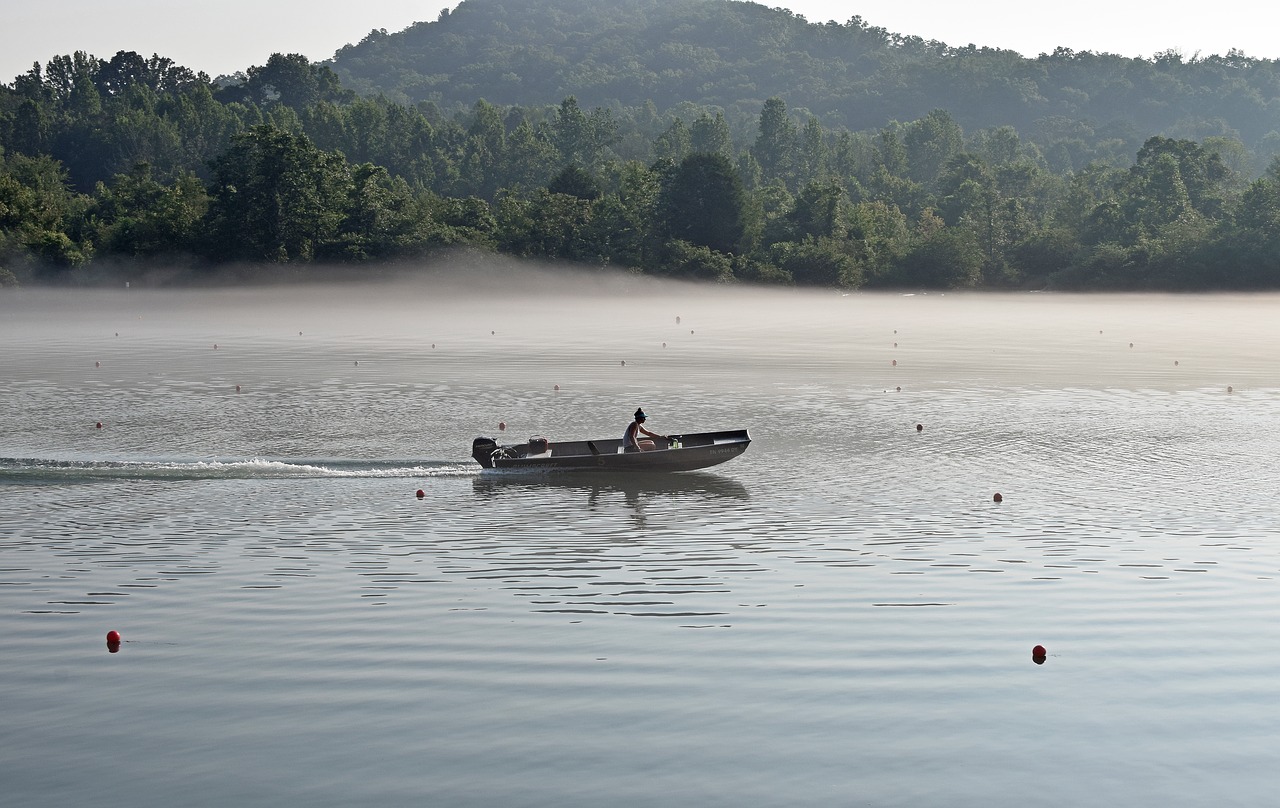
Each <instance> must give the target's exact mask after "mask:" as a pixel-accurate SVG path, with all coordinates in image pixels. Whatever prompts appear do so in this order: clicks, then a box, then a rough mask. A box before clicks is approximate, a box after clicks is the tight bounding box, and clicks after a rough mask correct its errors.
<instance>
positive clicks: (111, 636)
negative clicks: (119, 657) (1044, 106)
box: [107, 629, 120, 643]
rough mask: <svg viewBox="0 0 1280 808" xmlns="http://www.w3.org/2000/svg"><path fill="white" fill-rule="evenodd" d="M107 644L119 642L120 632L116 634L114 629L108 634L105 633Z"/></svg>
mask: <svg viewBox="0 0 1280 808" xmlns="http://www.w3.org/2000/svg"><path fill="white" fill-rule="evenodd" d="M107 642H114V643H118V642H120V632H118V631H116V630H114V629H112V630H111V631H108V632H107Z"/></svg>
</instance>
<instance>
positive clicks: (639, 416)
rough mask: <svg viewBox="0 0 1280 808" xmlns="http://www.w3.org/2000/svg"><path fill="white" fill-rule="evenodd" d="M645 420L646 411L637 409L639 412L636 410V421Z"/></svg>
mask: <svg viewBox="0 0 1280 808" xmlns="http://www.w3.org/2000/svg"><path fill="white" fill-rule="evenodd" d="M644 419H645V414H644V410H641V409H637V410H636V420H637V421H643V420H644Z"/></svg>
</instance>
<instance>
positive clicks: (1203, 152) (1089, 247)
mask: <svg viewBox="0 0 1280 808" xmlns="http://www.w3.org/2000/svg"><path fill="white" fill-rule="evenodd" d="M591 9H596V11H595V12H594V13H592V12H591ZM770 32H772V33H770ZM548 37H550V40H548ZM414 43H417V44H416V45H414V47H410V45H412V44H414ZM646 43H647V44H646ZM695 43H697V44H696V45H695ZM678 54H683V55H682V56H680V57H679V58H677V55H678ZM682 59H683V61H681V60H682ZM549 64H553V65H558V68H557V69H556V70H553V71H550V72H547V71H545V70H544V69H543V68H545V67H546V66H547V65H549ZM805 65H808V67H807V68H806V67H805ZM984 65H985V67H984ZM1036 65H1039V66H1040V67H1038V68H1036V67H1035V66H1036ZM1071 65H1075V73H1074V74H1072V75H1073V82H1074V83H1073V84H1072V85H1071V86H1070V87H1066V86H1065V85H1058V84H1054V83H1053V82H1049V81H1047V79H1046V83H1045V84H1043V85H1039V84H1036V83H1035V82H1032V83H1031V84H1026V83H1022V84H1018V86H1019V87H1021V88H1022V90H1020V91H1019V92H1020V93H1021V96H1020V97H1021V98H1022V99H1023V102H1022V103H1013V102H1012V101H1011V100H1010V99H1011V98H1012V96H1010V95H1009V94H1008V93H1007V92H1004V91H1003V90H1002V91H997V90H998V88H1001V87H1003V88H1006V89H1008V88H1009V87H1011V86H1013V85H1012V84H1010V82H1011V81H1012V79H1011V78H1010V77H1011V76H1012V75H1014V74H1015V73H1018V72H1019V71H1028V70H1030V71H1032V72H1035V71H1040V72H1039V73H1036V75H1038V76H1045V75H1049V74H1069V73H1071V70H1069V69H1068V67H1069V66H1071ZM499 68H501V71H502V72H501V73H495V72H494V71H497V70H499ZM1051 68H1052V69H1051ZM424 71H434V72H429V73H428V72H424ZM840 71H843V72H840ZM1275 71H1276V65H1275V64H1274V63H1271V62H1257V61H1253V60H1249V59H1244V58H1243V57H1239V56H1238V55H1233V56H1230V57H1228V58H1223V59H1218V58H1216V57H1215V58H1210V59H1203V60H1191V61H1187V62H1184V61H1183V60H1181V59H1178V58H1175V57H1173V56H1166V57H1164V58H1162V59H1161V60H1157V61H1154V62H1145V61H1142V60H1125V59H1120V58H1119V57H1110V56H1099V55H1094V54H1063V53H1059V54H1054V55H1053V56H1051V57H1043V58H1040V59H1035V60H1024V59H1021V58H1020V57H1018V56H1017V55H1016V54H1012V53H1009V52H992V51H966V50H961V51H955V50H952V49H949V48H947V47H946V46H943V45H940V44H938V43H925V42H921V41H919V40H914V39H910V38H906V37H901V36H896V35H888V34H886V33H885V32H883V31H877V30H875V29H869V28H867V27H866V26H864V25H862V24H861V23H860V22H858V21H857V20H854V21H852V22H850V23H848V24H846V25H809V24H807V23H805V22H804V21H803V20H800V19H798V18H796V17H794V16H793V15H791V14H789V13H788V12H785V11H780V10H775V9H766V8H764V7H762V6H758V5H754V4H749V3H729V2H724V1H723V0H613V2H610V3H591V4H588V3H585V2H581V1H580V0H533V2H521V3H517V2H515V1H514V0H466V1H465V2H464V3H462V5H461V6H459V8H458V9H457V11H455V12H453V13H452V14H447V15H442V17H441V19H440V20H438V21H436V22H433V23H428V24H421V25H418V26H415V27H413V28H411V29H409V30H408V31H406V32H403V33H402V34H396V35H384V34H382V33H377V34H374V35H371V36H370V37H369V38H367V39H366V40H365V41H364V42H363V43H361V44H360V45H357V46H352V47H349V48H346V49H344V50H343V51H342V52H340V53H339V55H338V57H337V59H336V60H335V61H334V62H332V63H312V62H310V61H308V60H307V59H306V58H305V57H302V56H298V55H285V54H276V55H273V56H272V57H271V58H270V59H269V60H268V61H267V63H266V64H264V65H257V66H252V67H249V68H248V69H247V70H246V71H245V72H244V73H243V74H240V75H237V76H234V77H227V78H223V79H219V80H217V81H214V80H211V79H210V78H209V77H208V76H206V75H204V74H202V73H199V72H196V71H194V70H192V69H189V68H187V67H184V66H181V65H177V64H175V63H174V62H173V61H171V60H169V59H167V58H164V57H161V56H152V57H149V58H147V57H143V56H141V55H139V54H136V53H129V52H121V53H117V54H115V55H114V56H112V57H111V58H109V59H106V58H97V57H95V56H93V55H90V54H87V53H82V52H77V53H74V54H71V55H65V56H56V57H54V58H52V59H50V60H49V62H48V63H47V64H45V65H43V66H36V67H33V68H32V70H30V71H29V72H28V73H26V74H24V75H22V76H18V77H17V78H15V79H14V81H13V82H12V83H10V84H8V85H0V286H3V285H6V284H8V285H12V284H15V283H28V282H35V283H104V282H116V281H119V280H122V279H130V278H132V279H142V278H155V277H157V275H155V274H154V273H153V270H156V269H158V268H164V269H165V270H166V273H167V275H166V276H167V277H170V278H172V277H175V275H174V274H173V273H172V271H171V270H172V269H173V268H174V267H178V268H180V270H181V271H180V272H179V273H178V274H177V276H176V277H178V278H181V279H182V280H185V281H196V282H198V281H200V280H201V279H203V278H205V277H209V276H210V275H211V274H212V273H217V272H221V271H222V269H223V268H225V267H226V266H228V265H236V266H238V267H239V268H240V270H239V271H240V272H241V273H242V274H243V275H244V276H246V277H250V276H252V275H254V274H255V273H257V272H260V271H261V268H262V267H264V266H286V267H290V268H292V269H293V270H295V271H296V272H297V273H305V272H306V270H307V268H308V267H311V266H315V265H317V264H321V263H324V264H344V265H350V266H352V267H372V266H377V265H381V264H385V263H388V262H419V261H420V260H421V259H422V258H424V257H427V256H431V255H433V254H434V253H436V252H438V251H440V250H443V249H455V248H465V249H470V250H475V251H482V252H497V253H502V254H505V255H512V256H518V257H525V258H531V259H537V260H550V261H561V262H573V263H576V264H580V265H584V266H597V267H604V266H611V267H619V268H627V269H631V270H635V271H639V272H644V273H649V274H655V275H665V276H672V277H684V278H697V279H708V280H716V281H723V282H728V281H745V282H757V283H776V284H805V285H821V286H838V287H842V288H859V287H867V288H891V287H892V288H900V287H912V288H920V287H923V288H963V287H984V288H1074V289H1259V288H1280V161H1276V160H1275V159H1274V154H1273V152H1274V146H1275V143H1276V142H1277V141H1280V135H1277V134H1276V133H1275V132H1274V131H1272V130H1271V129H1266V127H1268V126H1271V124H1270V123H1267V122H1268V121H1270V120H1271V118H1270V117H1268V116H1270V115H1274V113H1275V110H1276V107H1277V103H1280V102H1277V100H1276V94H1275V92H1274V91H1272V90H1267V89H1265V88H1266V87H1267V86H1269V85H1268V81H1270V79H1268V78H1267V77H1268V76H1274V74H1275ZM379 76H380V77H382V78H380V79H379V81H382V80H387V79H388V77H391V78H395V79H396V82H397V83H395V84H394V86H392V85H386V86H384V87H383V88H382V89H383V90H384V91H383V92H379V93H372V94H371V91H372V90H373V89H374V88H375V85H374V84H373V83H372V82H373V77H379ZM841 76H843V77H844V78H840V77H841ZM1143 76H1145V77H1146V78H1145V79H1143V80H1144V81H1146V82H1147V84H1146V85H1141V86H1140V85H1139V83H1138V79H1139V78H1140V77H1143ZM1211 76H1218V77H1219V79H1220V81H1219V83H1218V85H1217V93H1216V98H1214V99H1213V103H1217V104H1219V107H1214V106H1212V105H1211V103H1210V99H1209V96H1211V95H1215V94H1214V93H1211V92H1210V91H1209V89H1208V86H1209V84H1208V83H1209V77H1211ZM424 77H425V78H424ZM513 77H514V78H513ZM874 77H880V78H881V79H883V78H885V77H896V79H895V81H896V82H897V83H896V84H883V85H879V84H878V82H879V79H876V78H874ZM944 77H945V81H944V80H943V79H944ZM939 82H941V84H938V83H939ZM1014 83H1015V84H1016V82H1014ZM857 86H861V87H862V88H863V89H862V90H860V91H856V90H855V89H853V88H855V87H857ZM414 87H416V88H418V89H417V90H413V91H412V93H411V92H410V90H411V89H412V88H414ZM1108 87H1110V88H1113V90H1115V88H1121V89H1123V90H1124V92H1123V93H1121V92H1119V91H1118V90H1116V91H1115V92H1113V93H1112V95H1111V106H1107V105H1106V104H1104V103H1103V100H1102V97H1103V96H1106V95H1107V93H1108V91H1107V90H1106V88H1108ZM1193 87H1194V88H1198V89H1196V90H1195V91H1194V92H1191V91H1189V90H1188V91H1187V92H1183V90H1185V89H1186V88H1193ZM504 88H505V89H504ZM624 88H625V89H627V91H626V92H625V93H624V92H622V90H623V89H624ZM1072 88H1074V92H1075V93H1076V94H1077V95H1076V96H1071V97H1072V98H1074V101H1072V103H1075V104H1077V107H1076V109H1077V110H1078V109H1082V108H1084V107H1087V106H1089V105H1093V108H1096V109H1099V110H1101V109H1104V108H1105V109H1109V110H1112V111H1113V112H1112V113H1108V114H1115V115H1120V114H1121V112H1122V111H1124V110H1125V109H1126V108H1127V109H1128V112H1130V113H1132V114H1130V115H1129V116H1128V117H1127V118H1124V119H1123V120H1119V119H1113V120H1110V122H1108V123H1099V122H1098V121H1097V120H1091V119H1084V118H1073V117H1071V116H1070V115H1066V114H1052V115H1048V117H1039V118H1037V117H1035V115H1036V114H1037V113H1036V112H1035V109H1037V108H1038V107H1037V106H1036V105H1037V104H1039V105H1041V106H1043V104H1048V105H1049V106H1048V108H1049V109H1056V110H1057V111H1058V112H1062V111H1063V109H1065V107H1061V104H1060V99H1059V101H1051V100H1050V99H1053V98H1058V97H1059V96H1070V93H1069V92H1068V90H1071V89H1072ZM1179 88H1181V89H1179ZM414 93H417V94H416V95H415V94H414ZM561 93H563V95H562V94H561ZM859 93H861V94H860V95H859ZM1196 93H1200V94H1201V96H1200V101H1199V102H1198V106H1197V104H1193V103H1192V102H1191V100H1190V99H1191V98H1192V97H1195V94H1196ZM1086 96H1087V98H1086ZM796 99H800V101H796ZM824 99H825V101H824ZM859 99H860V100H859ZM1028 99H1031V100H1032V101H1034V103H1031V102H1030V101H1028ZM1035 99H1039V100H1035ZM1230 99H1235V101H1234V102H1231V103H1228V102H1229V101H1230ZM1063 103H1065V102H1063ZM1232 103H1234V106H1232ZM824 104H825V106H824ZM1223 104H1225V105H1226V107H1223V106H1221V105H1223ZM877 105H880V106H879V107H877ZM895 105H896V106H895ZM917 107H918V110H919V111H918V112H913V113H910V115H907V114H900V113H898V112H891V111H889V110H890V109H891V108H893V109H898V110H912V109H916V108H917ZM1227 107H1230V109H1227ZM876 109H879V111H878V112H877V111H874V110H876ZM1214 109H1221V110H1223V111H1224V113H1223V114H1226V113H1227V112H1230V114H1231V115H1232V116H1233V117H1231V118H1230V120H1228V119H1227V118H1225V117H1221V116H1218V117H1214V118H1212V119H1210V118H1209V117H1207V116H1209V115H1210V113H1212V111H1213V110H1214ZM1002 110H1003V111H1002ZM1188 110H1195V113H1194V115H1195V117H1194V120H1193V117H1192V115H1193V114H1192V112H1189V111H1188ZM1237 113H1238V114H1237ZM1144 116H1146V117H1144ZM1027 121H1030V123H1027ZM1143 121H1146V122H1145V123H1143ZM1158 121H1165V122H1166V124H1167V125H1166V124H1160V123H1158ZM1168 122H1172V123H1168ZM1193 123H1195V125H1194V126H1193V125H1192V124H1193ZM1180 127H1190V128H1191V129H1196V127H1200V128H1199V129H1197V131H1195V132H1192V131H1189V130H1188V131H1186V132H1185V133H1184V132H1183V131H1182V129H1180ZM1264 129H1266V131H1265V133H1263V134H1258V133H1262V132H1263V130H1264ZM1246 132H1248V133H1249V134H1248V135H1247V137H1248V140H1246V139H1245V138H1246Z"/></svg>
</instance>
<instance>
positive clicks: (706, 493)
mask: <svg viewBox="0 0 1280 808" xmlns="http://www.w3.org/2000/svg"><path fill="white" fill-rule="evenodd" d="M473 486H474V490H475V492H476V495H477V496H478V497H479V498H480V499H483V500H498V499H502V500H504V501H505V500H511V499H513V498H514V499H517V500H518V499H529V500H530V503H529V504H530V506H532V507H536V506H535V505H534V503H535V502H537V503H543V504H544V505H545V504H546V503H547V500H548V499H554V500H556V501H557V503H558V504H557V505H555V506H550V507H553V508H555V509H557V510H560V511H561V512H563V513H569V512H572V509H577V508H584V509H585V510H586V511H587V512H594V511H600V510H606V509H608V508H610V507H612V506H616V505H619V504H621V505H624V506H625V507H626V508H627V509H628V510H629V511H630V512H631V517H632V519H633V520H634V521H635V522H636V524H637V525H638V526H642V527H643V526H645V525H646V523H647V521H648V520H647V518H646V517H647V515H648V507H647V506H649V505H654V504H656V505H657V506H658V507H659V508H660V509H661V508H662V506H663V505H664V504H666V503H670V504H677V505H679V506H681V507H682V508H684V509H685V510H684V511H683V512H684V513H685V514H691V513H694V512H696V510H697V509H701V508H704V507H705V508H706V510H707V511H708V512H709V513H714V512H716V511H718V510H722V509H723V508H724V506H725V504H726V503H725V502H724V500H733V501H738V502H746V501H747V500H749V499H750V498H751V495H750V493H748V491H747V489H746V487H745V486H743V485H742V483H740V482H738V481H737V480H732V479H729V478H726V477H720V476H718V475H715V474H704V473H698V472H686V473H684V474H644V473H630V474H616V473H614V474H609V473H600V474H596V473H592V472H573V473H564V474H554V473H553V474H521V473H504V472H501V471H499V472H497V473H484V474H481V475H480V476H478V477H476V478H475V480H474V482H473ZM551 492H554V496H551V497H549V494H550V493H551ZM566 506H569V508H570V510H564V509H565V507H566ZM691 508H692V509H695V510H690V509H691Z"/></svg>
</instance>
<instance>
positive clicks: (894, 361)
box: [893, 359, 898, 368]
mask: <svg viewBox="0 0 1280 808" xmlns="http://www.w3.org/2000/svg"><path fill="white" fill-rule="evenodd" d="M893 366H894V367H895V368H896V367H897V366H898V360H897V359H895V360H893Z"/></svg>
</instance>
